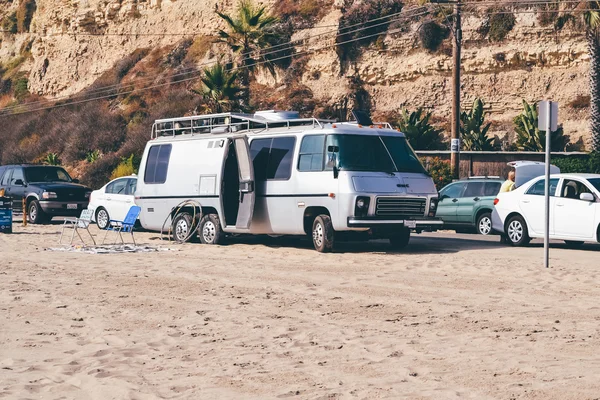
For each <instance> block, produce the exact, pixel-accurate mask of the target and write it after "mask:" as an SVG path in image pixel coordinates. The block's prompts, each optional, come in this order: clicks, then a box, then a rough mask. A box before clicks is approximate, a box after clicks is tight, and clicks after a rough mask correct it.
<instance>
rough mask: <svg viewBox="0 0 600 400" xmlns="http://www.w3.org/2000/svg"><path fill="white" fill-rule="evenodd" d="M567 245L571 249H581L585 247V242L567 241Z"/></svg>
mask: <svg viewBox="0 0 600 400" xmlns="http://www.w3.org/2000/svg"><path fill="white" fill-rule="evenodd" d="M565 243H566V245H567V247H568V248H570V249H579V248H581V246H583V243H584V242H580V241H578V240H565Z"/></svg>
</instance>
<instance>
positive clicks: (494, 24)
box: [477, 8, 517, 42]
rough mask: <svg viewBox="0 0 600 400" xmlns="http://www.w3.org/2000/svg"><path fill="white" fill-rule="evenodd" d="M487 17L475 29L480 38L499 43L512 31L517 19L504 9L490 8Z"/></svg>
mask: <svg viewBox="0 0 600 400" xmlns="http://www.w3.org/2000/svg"><path fill="white" fill-rule="evenodd" d="M488 13H489V15H488V17H487V19H486V20H485V21H484V22H483V24H482V25H481V26H480V27H479V28H478V29H477V32H479V34H481V35H482V36H487V37H489V39H490V41H492V42H501V41H503V40H504V39H505V38H506V36H507V35H508V34H509V33H510V31H512V30H513V28H514V27H515V23H516V22H517V19H516V17H515V14H513V13H512V12H510V11H508V10H507V9H505V8H491V9H489V10H488Z"/></svg>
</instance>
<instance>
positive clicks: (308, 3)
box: [273, 0, 332, 29]
mask: <svg viewBox="0 0 600 400" xmlns="http://www.w3.org/2000/svg"><path fill="white" fill-rule="evenodd" d="M331 7H332V2H331V1H326V0H277V1H276V2H275V5H274V6H273V11H274V13H275V15H277V16H278V17H279V18H280V19H281V20H282V21H288V20H289V21H290V22H291V23H292V25H293V26H294V28H295V29H307V28H311V27H312V26H314V24H315V23H316V22H317V21H319V20H320V19H321V18H323V17H324V16H325V15H326V14H327V13H328V12H329V10H331Z"/></svg>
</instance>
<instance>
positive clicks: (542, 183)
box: [526, 178, 558, 197]
mask: <svg viewBox="0 0 600 400" xmlns="http://www.w3.org/2000/svg"><path fill="white" fill-rule="evenodd" d="M557 186H558V179H550V196H551V197H554V196H555V194H556V187H557ZM545 190H546V180H545V178H544V179H540V180H539V181H537V182H536V183H534V184H533V186H531V187H530V188H529V190H527V193H526V194H532V195H536V196H545V195H546V192H545Z"/></svg>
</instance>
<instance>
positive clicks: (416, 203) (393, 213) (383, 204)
mask: <svg viewBox="0 0 600 400" xmlns="http://www.w3.org/2000/svg"><path fill="white" fill-rule="evenodd" d="M426 205H427V201H426V200H425V199H409V198H405V197H378V198H377V207H376V210H375V215H377V216H378V217H422V216H424V215H425V207H426Z"/></svg>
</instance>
